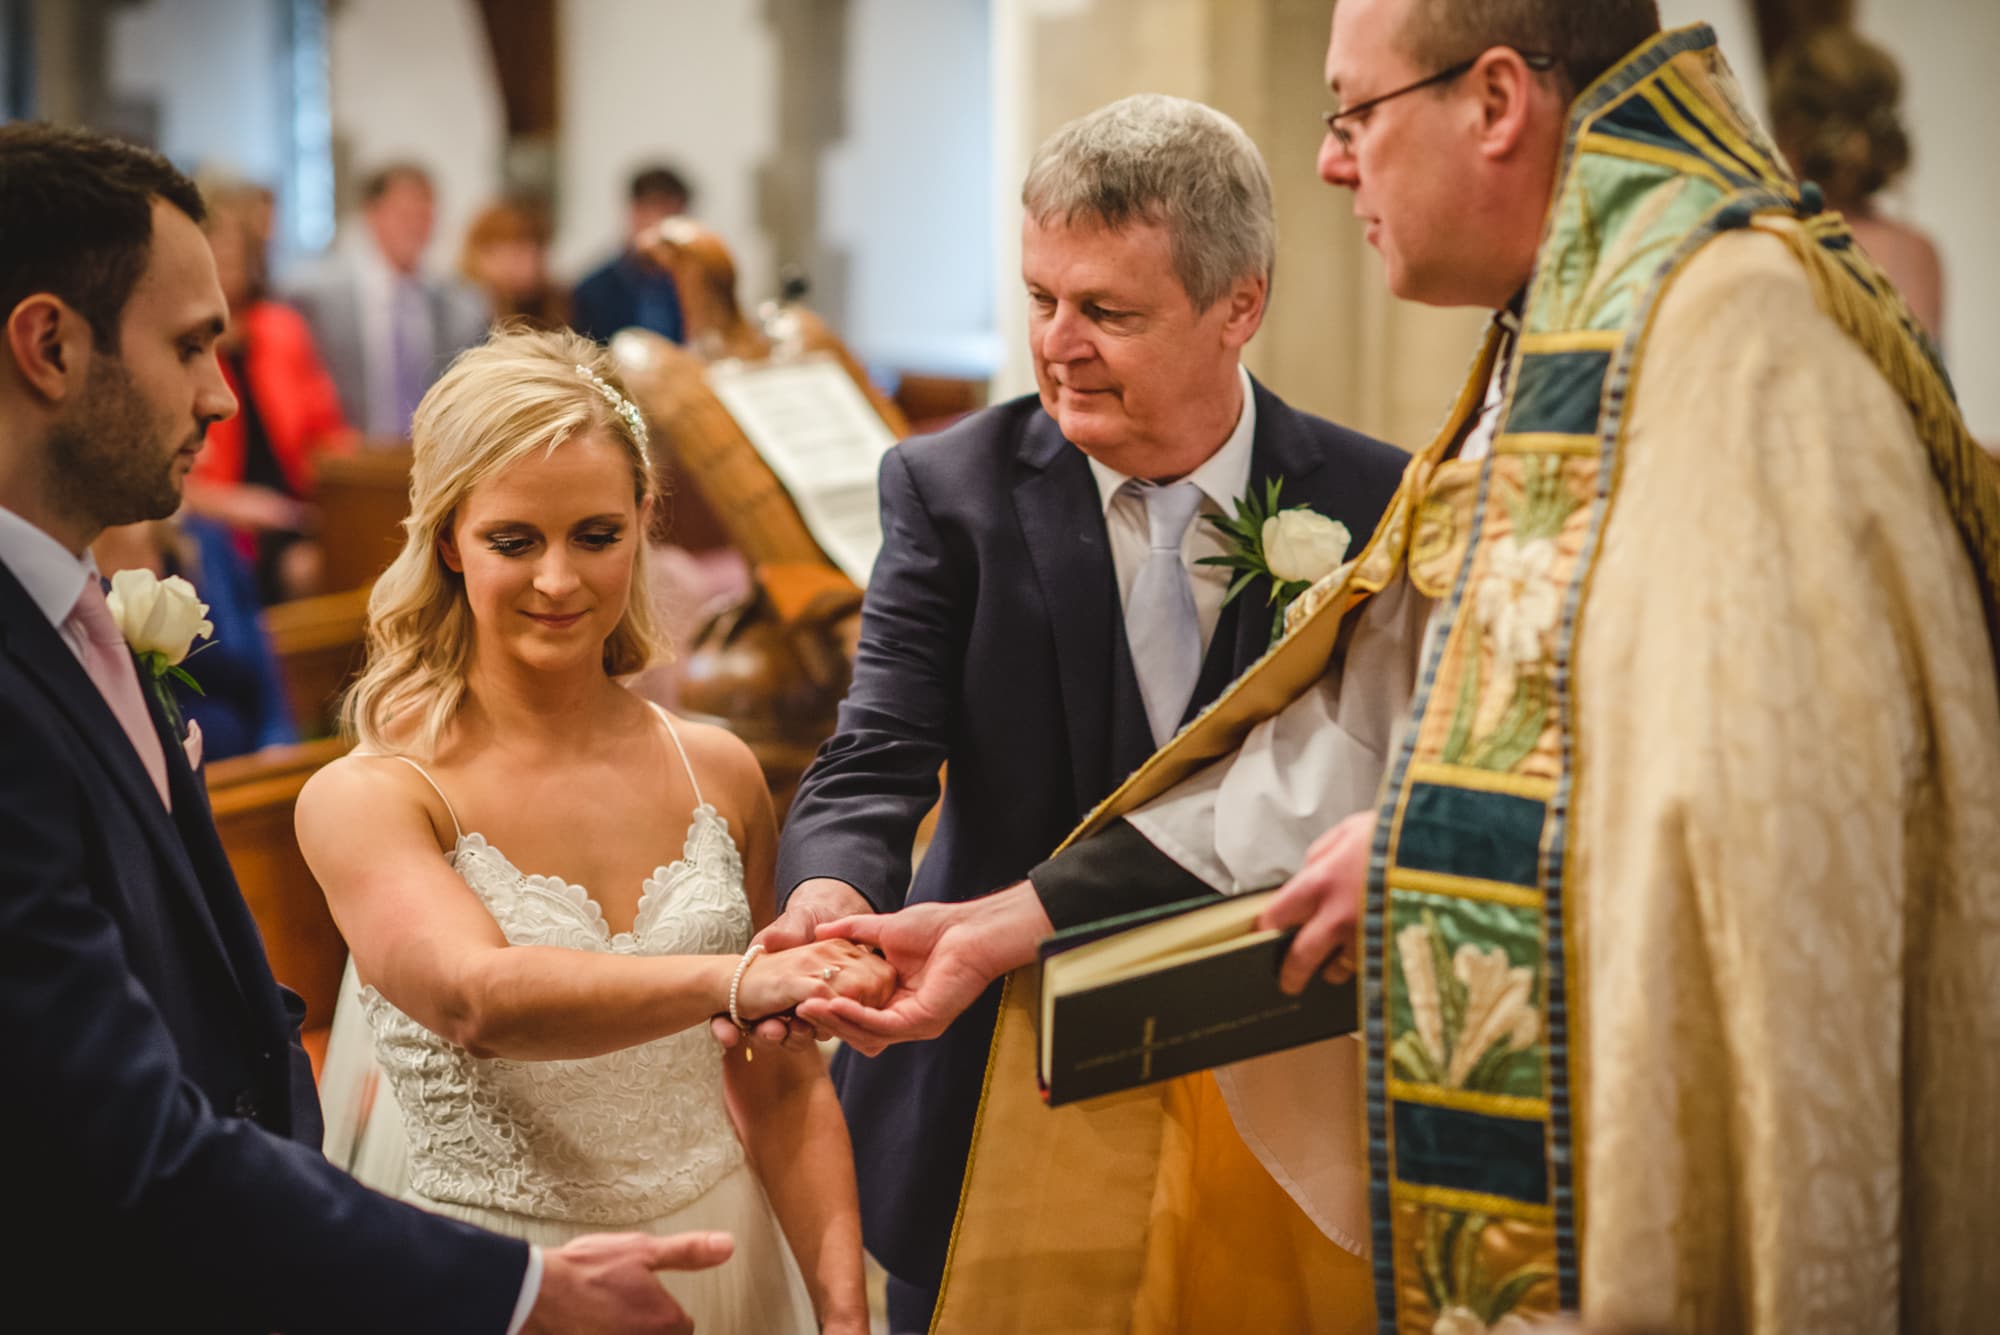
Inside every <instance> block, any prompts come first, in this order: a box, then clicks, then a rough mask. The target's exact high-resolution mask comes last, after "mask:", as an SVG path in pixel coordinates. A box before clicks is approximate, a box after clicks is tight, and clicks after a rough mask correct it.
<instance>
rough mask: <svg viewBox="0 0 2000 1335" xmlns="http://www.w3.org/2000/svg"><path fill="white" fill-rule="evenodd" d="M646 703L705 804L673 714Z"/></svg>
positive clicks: (701, 803)
mask: <svg viewBox="0 0 2000 1335" xmlns="http://www.w3.org/2000/svg"><path fill="white" fill-rule="evenodd" d="M646 703H647V704H649V705H652V706H653V712H654V713H656V714H658V715H659V716H660V722H662V723H664V724H666V725H667V736H669V737H671V738H673V739H674V750H676V751H678V752H680V753H681V766H682V768H684V769H686V770H687V775H688V782H689V783H690V784H692V785H694V804H695V805H696V806H698V807H700V806H707V805H708V804H707V803H706V802H704V801H703V800H702V796H701V780H700V779H697V778H695V777H694V762H693V761H691V760H689V759H688V753H687V748H686V747H685V746H682V745H681V734H680V729H678V728H676V727H675V726H674V716H673V715H672V714H669V713H668V712H667V711H666V710H664V709H662V708H660V706H659V705H658V704H656V703H654V702H653V701H651V700H648V701H647V702H646ZM438 796H440V797H442V796H444V794H442V793H440V794H438Z"/></svg>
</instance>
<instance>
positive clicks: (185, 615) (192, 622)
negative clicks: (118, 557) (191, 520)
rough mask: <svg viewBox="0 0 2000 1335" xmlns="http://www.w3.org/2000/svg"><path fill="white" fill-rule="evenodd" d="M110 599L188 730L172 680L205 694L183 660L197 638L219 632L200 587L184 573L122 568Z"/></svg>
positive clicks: (168, 706)
mask: <svg viewBox="0 0 2000 1335" xmlns="http://www.w3.org/2000/svg"><path fill="white" fill-rule="evenodd" d="M104 601H105V603H106V604H107V605H108V606H109V607H110V609H111V619H112V620H113V621H116V622H117V623H118V630H119V633H120V634H122V635H123V636H124V637H125V643H127V644H129V645H131V646H132V653H133V655H134V656H135V657H136V658H137V659H138V660H139V663H140V665H141V666H142V667H144V668H145V669H146V671H145V675H146V677H147V679H148V680H149V681H150V683H151V685H152V688H153V695H154V697H155V698H156V699H158V700H159V702H160V705H161V707H162V708H163V709H165V710H166V712H167V718H168V720H169V721H171V722H172V724H173V728H174V731H175V732H176V733H179V732H181V731H183V729H182V727H181V711H180V706H178V705H177V704H175V703H174V693H173V690H172V689H171V688H170V687H169V686H168V685H167V679H168V678H169V677H171V678H173V679H174V680H175V681H178V682H181V683H182V684H184V685H185V686H187V688H188V689H189V690H191V691H193V692H194V693H195V694H196V695H200V694H201V693H202V690H201V686H200V684H199V683H198V682H196V681H195V679H194V678H193V677H192V676H190V675H188V671H187V669H186V668H184V667H182V666H181V664H182V663H183V662H185V661H186V660H187V657H188V655H189V654H190V653H191V652H195V650H194V642H195V641H196V640H198V639H202V638H204V637H206V636H209V635H212V634H214V633H215V623H213V622H212V621H210V620H208V604H207V603H205V602H203V601H202V600H201V599H199V598H197V597H196V596H195V592H194V585H192V584H190V583H188V582H187V581H186V580H184V579H182V578H181V577H180V576H179V575H169V576H167V577H166V578H165V579H161V578H160V577H159V576H157V575H155V574H154V573H153V572H152V571H150V570H121V571H119V572H118V573H117V574H115V575H113V576H112V577H111V592H110V593H109V594H108V595H106V597H105V600H104ZM202 647H203V648H207V647H208V646H206V645H203V646H202Z"/></svg>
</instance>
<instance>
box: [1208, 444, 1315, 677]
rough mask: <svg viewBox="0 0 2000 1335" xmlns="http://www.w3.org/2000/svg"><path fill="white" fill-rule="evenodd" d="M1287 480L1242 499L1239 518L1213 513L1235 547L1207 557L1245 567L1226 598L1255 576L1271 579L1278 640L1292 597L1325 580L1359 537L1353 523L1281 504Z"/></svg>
mask: <svg viewBox="0 0 2000 1335" xmlns="http://www.w3.org/2000/svg"><path fill="white" fill-rule="evenodd" d="M1282 486H1283V483H1282V480H1281V479H1278V478H1273V479H1271V481H1270V482H1269V484H1267V485H1266V487H1265V489H1264V495H1263V496H1262V497H1261V498H1260V497H1259V496H1258V495H1257V493H1256V490H1255V489H1254V488H1253V489H1252V490H1251V492H1250V494H1249V495H1247V496H1245V497H1243V498H1242V499H1241V500H1239V501H1237V502H1236V514H1235V517H1234V518H1230V517H1228V516H1224V515H1209V516H1207V519H1208V522H1209V523H1211V524H1213V525H1215V526H1216V527H1217V528H1219V529H1221V530H1222V531H1223V532H1224V533H1225V534H1227V535H1228V537H1229V543H1230V547H1231V549H1232V550H1231V551H1230V552H1229V554H1228V555H1226V556H1204V557H1202V558H1201V564H1202V565H1216V566H1228V567H1229V568H1231V569H1232V570H1236V571H1239V572H1240V573H1239V574H1238V575H1237V577H1236V580H1235V582H1234V583H1232V584H1231V585H1230V586H1229V593H1228V594H1227V596H1225V597H1224V598H1223V600H1222V601H1223V602H1224V603H1228V602H1230V601H1232V600H1233V599H1234V598H1235V597H1236V595H1237V594H1239V593H1242V592H1243V590H1244V589H1246V588H1248V587H1249V585H1250V583H1251V582H1252V581H1253V580H1256V579H1258V578H1263V579H1265V580H1267V581H1269V584H1270V589H1269V592H1268V593H1267V594H1266V596H1265V599H1264V601H1265V602H1266V603H1268V604H1270V605H1271V607H1272V614H1271V640H1272V642H1273V643H1276V641H1277V639H1278V637H1279V636H1280V635H1282V634H1283V633H1284V629H1285V609H1286V608H1287V607H1289V606H1291V603H1292V600H1293V599H1295V598H1297V597H1298V596H1299V595H1300V594H1302V593H1304V592H1305V591H1306V590H1307V589H1310V588H1311V587H1312V586H1313V584H1314V583H1315V582H1316V581H1318V580H1320V579H1323V578H1324V577H1325V576H1327V575H1328V574H1330V573H1332V572H1333V571H1334V570H1336V569H1338V568H1339V566H1340V563H1341V562H1342V561H1343V560H1345V559H1346V557H1347V548H1348V546H1349V545H1350V544H1351V543H1352V542H1353V537H1352V535H1351V534H1349V533H1348V531H1347V525H1345V524H1343V523H1341V522H1339V521H1338V520H1334V519H1328V518H1327V517H1326V516H1325V515H1322V514H1317V513H1315V512H1313V511H1312V510H1309V509H1307V508H1306V507H1305V506H1302V505H1300V506H1294V507H1293V508H1292V509H1289V510H1280V509H1279V508H1278V495H1279V492H1280V490H1281V489H1282Z"/></svg>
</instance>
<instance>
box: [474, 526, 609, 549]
mask: <svg viewBox="0 0 2000 1335" xmlns="http://www.w3.org/2000/svg"><path fill="white" fill-rule="evenodd" d="M624 537H625V531H624V529H623V527H622V526H619V525H606V526H603V527H600V528H592V529H586V530H584V531H583V532H580V533H578V534H577V535H576V536H575V537H574V538H573V539H572V541H574V542H575V543H576V544H577V545H578V546H580V547H582V548H584V549H585V550H587V551H593V552H601V551H605V550H607V549H609V548H611V547H615V546H617V545H618V544H619V543H620V542H622V541H624ZM540 541H541V537H540V535H539V534H535V535H532V536H530V535H527V534H517V533H494V534H489V535H487V538H486V547H487V550H489V551H492V552H497V553H498V554H500V555H501V556H524V555H526V554H527V553H528V552H530V551H532V550H534V548H535V546H536V545H537V544H538V543H539V542H540Z"/></svg>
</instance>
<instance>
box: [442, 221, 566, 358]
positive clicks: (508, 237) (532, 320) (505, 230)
mask: <svg viewBox="0 0 2000 1335" xmlns="http://www.w3.org/2000/svg"><path fill="white" fill-rule="evenodd" d="M548 259H549V225H548V219H547V217H546V216H545V215H544V213H543V212H542V210H541V209H539V208H537V207H536V206H534V205H533V204H529V203H524V202H521V201H517V200H502V201H501V202H500V203H498V204H492V205H489V206H487V207H486V208H485V209H483V210H481V211H480V213H479V216H478V217H476V218H474V219H473V220H472V226H471V227H469V228H467V229H466V233H465V245H464V247H463V248H462V249H461V250H460V251H459V254H458V273H459V277H461V278H463V279H464V280H465V281H466V282H468V283H470V284H471V285H472V286H474V287H476V288H478V289H479V290H480V291H481V292H482V293H484V294H485V296H486V301H487V304H488V305H489V306H491V307H492V308H493V316H494V318H495V319H496V320H505V319H510V318H512V319H519V320H522V321H524V322H526V323H527V324H528V325H530V326H532V327H533V328H536V329H560V328H561V327H563V326H564V325H566V324H568V323H569V300H568V298H567V297H566V295H565V294H564V293H563V291H562V289H561V288H559V287H557V286H556V285H555V284H553V283H551V282H550V281H549V265H548Z"/></svg>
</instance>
